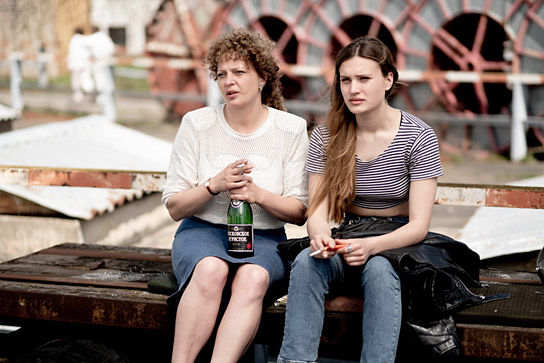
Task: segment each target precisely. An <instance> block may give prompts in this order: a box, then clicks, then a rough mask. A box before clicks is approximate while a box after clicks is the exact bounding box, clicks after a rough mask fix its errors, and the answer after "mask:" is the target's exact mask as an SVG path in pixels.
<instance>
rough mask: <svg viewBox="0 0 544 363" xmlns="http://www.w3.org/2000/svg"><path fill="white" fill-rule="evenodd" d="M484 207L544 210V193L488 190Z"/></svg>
mask: <svg viewBox="0 0 544 363" xmlns="http://www.w3.org/2000/svg"><path fill="white" fill-rule="evenodd" d="M485 205H486V207H509V208H530V209H544V192H539V191H531V190H504V189H489V190H487V191H486V203H485Z"/></svg>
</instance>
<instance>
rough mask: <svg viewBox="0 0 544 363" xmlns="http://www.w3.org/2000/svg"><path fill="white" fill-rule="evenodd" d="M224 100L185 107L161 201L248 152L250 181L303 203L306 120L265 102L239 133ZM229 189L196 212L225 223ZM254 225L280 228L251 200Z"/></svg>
mask: <svg viewBox="0 0 544 363" xmlns="http://www.w3.org/2000/svg"><path fill="white" fill-rule="evenodd" d="M223 108H224V104H222V105H219V106H215V107H204V108H201V109H198V110H195V111H191V112H189V113H187V114H186V115H185V116H184V117H183V119H182V122H181V125H180V127H179V130H178V133H177V135H176V138H175V140H174V145H173V149H172V155H171V158H170V166H169V169H168V174H167V179H166V183H165V184H164V186H163V195H162V202H163V203H164V204H165V205H166V203H167V202H168V199H169V198H170V197H171V196H172V195H174V194H175V193H176V192H178V191H181V190H186V189H190V188H193V187H195V186H197V185H200V184H202V183H204V182H205V181H206V180H207V179H208V178H210V177H213V176H215V175H216V174H218V173H219V172H221V171H222V170H223V169H224V168H225V167H226V166H227V165H228V164H230V163H232V162H234V161H236V160H238V159H242V158H248V159H249V160H250V161H251V163H252V164H253V165H254V167H253V171H252V172H251V177H252V178H253V181H254V183H256V184H257V185H259V186H260V187H261V188H264V189H266V190H269V191H271V192H273V193H276V194H279V195H283V196H289V197H293V198H297V199H299V200H300V201H302V202H303V203H304V204H305V205H307V203H308V175H307V172H306V171H305V168H304V167H305V163H306V156H307V153H308V134H307V131H306V121H305V120H304V119H303V118H301V117H298V116H295V115H293V114H290V113H287V112H283V111H278V110H276V109H274V108H270V107H269V108H268V119H267V121H266V122H265V124H264V125H263V126H262V127H261V128H259V130H257V131H255V132H253V133H251V134H247V135H244V134H240V133H238V132H236V131H234V130H233V129H232V128H231V127H230V126H229V125H228V123H227V122H226V120H225V117H224V114H223ZM228 205H229V195H228V193H227V192H223V193H220V194H219V195H218V196H216V197H214V198H213V199H212V201H211V202H210V203H209V204H208V205H207V206H206V208H205V209H204V210H203V211H202V212H200V213H198V214H196V215H195V217H198V218H201V219H203V220H206V221H208V222H211V223H220V224H226V223H227V209H228ZM251 207H252V209H253V225H254V227H255V228H257V229H269V228H279V227H282V226H283V225H284V224H285V223H284V222H281V221H279V220H278V219H276V218H275V217H273V216H272V215H271V214H269V213H268V212H266V211H265V210H264V209H262V208H261V207H260V206H258V205H256V204H253V205H252V206H251Z"/></svg>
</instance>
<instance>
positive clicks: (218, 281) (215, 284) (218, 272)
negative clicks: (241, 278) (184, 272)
mask: <svg viewBox="0 0 544 363" xmlns="http://www.w3.org/2000/svg"><path fill="white" fill-rule="evenodd" d="M228 274H229V265H228V264H227V263H226V262H225V261H223V260H222V259H220V258H217V257H205V258H203V259H202V260H200V261H199V262H198V263H197V265H196V267H195V270H194V271H193V276H192V277H191V282H192V283H194V284H195V285H197V287H198V288H199V289H200V290H202V291H209V292H211V291H223V288H224V286H225V283H226V282H227V277H228Z"/></svg>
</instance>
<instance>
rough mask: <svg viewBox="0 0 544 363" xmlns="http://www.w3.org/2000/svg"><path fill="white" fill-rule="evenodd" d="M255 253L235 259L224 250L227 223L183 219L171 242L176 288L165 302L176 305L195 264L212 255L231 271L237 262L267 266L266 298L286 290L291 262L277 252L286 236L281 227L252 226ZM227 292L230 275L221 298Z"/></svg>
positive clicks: (191, 218)
mask: <svg viewBox="0 0 544 363" xmlns="http://www.w3.org/2000/svg"><path fill="white" fill-rule="evenodd" d="M253 234H254V236H253V241H254V255H253V256H252V257H246V258H236V257H232V256H229V255H228V253H227V249H228V242H227V226H226V225H222V224H213V223H210V222H207V221H204V220H202V219H199V218H196V217H189V218H185V219H184V220H183V221H182V222H181V224H180V226H179V227H178V229H177V231H176V234H175V237H174V242H173V245H172V267H173V270H174V274H175V275H176V279H177V281H178V286H179V287H178V290H177V291H176V292H175V293H174V294H172V295H171V296H170V297H168V299H167V300H166V302H167V303H168V304H169V305H171V306H175V305H177V304H178V303H179V299H180V298H181V295H182V294H183V291H184V290H185V287H186V286H187V284H188V283H189V280H190V278H191V275H192V273H193V271H194V269H195V266H196V264H197V263H198V262H199V261H200V260H201V259H203V258H204V257H208V256H214V257H218V258H220V259H222V260H224V261H227V262H228V263H229V265H230V267H231V268H230V272H231V274H232V273H234V272H235V271H236V267H237V266H238V265H240V264H245V263H252V264H255V265H259V266H261V267H263V268H264V269H266V271H267V272H268V276H269V281H270V282H269V289H268V293H267V298H268V299H275V298H277V297H279V296H282V294H285V293H287V287H288V284H289V273H290V270H291V263H290V262H289V261H288V260H287V259H285V258H284V257H283V256H282V255H280V253H279V252H278V249H277V246H278V242H281V241H284V240H285V239H286V238H287V237H286V234H285V229H284V228H278V229H254V231H253ZM229 293H230V277H229V281H227V285H226V286H225V292H224V298H226V297H227V296H228V294H229Z"/></svg>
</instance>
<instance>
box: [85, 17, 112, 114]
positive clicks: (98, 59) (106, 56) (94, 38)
mask: <svg viewBox="0 0 544 363" xmlns="http://www.w3.org/2000/svg"><path fill="white" fill-rule="evenodd" d="M92 29H93V32H92V34H91V35H89V36H88V39H87V44H88V45H89V49H90V52H91V57H92V61H93V67H92V68H93V77H94V82H95V85H96V91H97V92H98V96H97V99H96V102H97V103H98V104H99V105H103V104H104V102H106V99H107V98H108V97H112V96H113V95H112V94H113V92H114V91H115V83H114V80H113V69H112V64H113V56H114V54H115V44H114V43H113V41H112V40H111V38H110V37H109V35H107V34H106V33H104V32H102V31H100V30H99V29H98V27H96V26H94V27H93V28H92Z"/></svg>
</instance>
